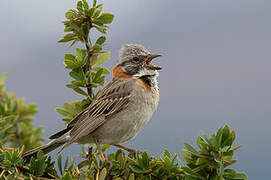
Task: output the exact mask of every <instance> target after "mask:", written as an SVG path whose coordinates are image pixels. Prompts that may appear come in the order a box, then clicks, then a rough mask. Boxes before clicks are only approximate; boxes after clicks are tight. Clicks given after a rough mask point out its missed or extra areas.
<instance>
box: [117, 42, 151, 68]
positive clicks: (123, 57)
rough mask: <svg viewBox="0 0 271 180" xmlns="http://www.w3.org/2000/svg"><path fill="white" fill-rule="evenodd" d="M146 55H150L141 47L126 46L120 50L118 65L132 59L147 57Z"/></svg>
mask: <svg viewBox="0 0 271 180" xmlns="http://www.w3.org/2000/svg"><path fill="white" fill-rule="evenodd" d="M148 54H150V52H149V51H148V50H147V49H146V48H145V47H144V46H142V45H138V44H126V45H124V46H122V47H121V49H120V52H119V59H118V64H121V63H123V62H124V61H129V60H131V59H133V58H134V57H139V56H147V55H148Z"/></svg>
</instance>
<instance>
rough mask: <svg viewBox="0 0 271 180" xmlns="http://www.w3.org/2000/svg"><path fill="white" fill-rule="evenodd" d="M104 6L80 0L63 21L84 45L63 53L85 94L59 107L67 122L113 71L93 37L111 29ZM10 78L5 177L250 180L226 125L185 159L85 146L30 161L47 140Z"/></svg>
mask: <svg viewBox="0 0 271 180" xmlns="http://www.w3.org/2000/svg"><path fill="white" fill-rule="evenodd" d="M102 8H103V5H102V4H97V2H96V0H93V3H92V5H90V4H89V3H87V1H86V0H80V1H78V2H77V7H76V9H71V10H68V11H67V12H66V14H65V16H66V19H67V20H65V21H64V22H63V23H64V26H65V29H64V31H65V32H67V34H66V35H64V37H63V38H62V39H60V40H59V42H71V44H70V46H73V45H74V44H75V43H77V42H79V43H82V44H84V47H85V49H79V48H76V49H75V54H65V56H64V65H65V68H67V69H69V70H70V72H69V75H70V77H71V78H72V81H71V82H70V83H69V84H67V85H66V86H67V87H68V88H71V89H73V90H74V91H75V92H76V93H79V94H81V95H83V97H84V98H83V99H82V100H79V101H73V102H69V103H68V102H65V103H64V104H63V107H61V108H56V111H57V112H58V113H59V114H61V115H63V116H64V117H63V121H64V122H65V123H68V122H69V121H70V120H71V119H72V118H73V117H74V116H76V115H77V114H78V113H80V112H81V111H82V110H83V109H85V108H86V107H87V106H88V105H89V104H91V102H92V101H93V99H95V97H96V96H97V94H98V93H99V90H96V89H95V88H97V89H98V88H100V87H102V86H103V85H104V80H105V76H106V75H108V74H110V71H109V70H108V69H106V68H105V67H102V66H101V65H103V63H104V62H105V61H107V60H108V59H109V58H110V52H107V51H104V50H103V45H104V44H105V41H106V37H105V36H100V37H99V38H97V40H96V41H95V42H94V41H93V42H92V40H91V38H90V30H91V29H96V30H98V31H99V32H100V33H102V34H106V33H107V31H108V29H109V27H108V26H107V24H110V23H111V22H112V21H113V18H114V15H113V14H111V13H104V12H102ZM5 77H6V74H5V73H4V74H3V75H2V77H1V79H0V127H1V129H0V179H63V180H70V179H100V180H103V179H119V180H121V179H129V180H134V179H173V180H175V179H185V180H201V179H202V180H205V179H210V180H222V179H226V180H235V179H236V180H237V179H247V176H246V175H245V174H244V173H239V172H236V171H235V170H234V169H231V168H228V167H229V166H230V165H232V164H234V163H235V162H236V161H237V160H236V159H233V155H234V152H235V151H236V150H237V149H238V148H239V147H240V146H237V147H235V148H234V147H233V143H234V140H235V137H236V135H235V132H234V131H233V130H230V129H229V127H228V126H227V125H225V126H223V127H222V128H220V129H219V130H218V131H217V132H215V133H214V134H212V135H211V136H209V137H207V135H206V134H204V133H201V135H200V136H199V137H198V138H197V148H194V147H193V146H191V145H190V144H188V143H184V147H185V148H184V149H182V151H181V154H182V157H183V159H184V162H182V161H181V160H180V158H179V157H178V155H177V154H171V153H170V152H169V151H168V150H164V153H163V154H161V155H160V156H158V157H152V156H150V155H149V154H148V152H137V153H136V154H126V153H124V152H123V151H122V150H117V151H116V152H113V153H109V154H107V155H106V160H105V163H104V164H102V163H101V162H100V160H99V158H98V157H99V156H98V151H97V149H96V148H93V147H90V148H84V146H83V147H82V152H81V153H80V154H79V155H76V156H74V157H67V158H66V159H65V160H64V163H63V161H62V157H61V156H59V157H58V159H57V160H56V162H57V163H55V161H53V160H52V159H51V157H50V156H47V155H44V154H43V153H42V152H41V151H40V152H39V153H38V154H37V157H32V158H31V160H30V161H25V160H24V159H23V158H22V153H23V152H25V151H27V150H30V149H32V148H35V147H38V146H40V145H42V141H43V138H42V128H40V127H39V128H34V126H33V125H32V121H33V115H34V114H35V113H36V112H37V108H36V105H34V104H30V105H25V104H24V103H23V99H18V98H16V97H15V95H14V94H9V93H7V92H6V90H5V88H4V81H5ZM108 148H110V145H103V146H102V151H103V152H105V151H106V149H108ZM76 159H78V160H77V161H75V160H76ZM76 162H78V163H76ZM55 164H56V165H55ZM56 169H58V170H56Z"/></svg>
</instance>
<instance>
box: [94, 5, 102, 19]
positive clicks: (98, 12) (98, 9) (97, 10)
mask: <svg viewBox="0 0 271 180" xmlns="http://www.w3.org/2000/svg"><path fill="white" fill-rule="evenodd" d="M102 10H103V5H102V4H100V5H98V6H97V7H96V9H95V10H94V12H93V14H92V17H93V18H96V17H97V16H99V15H100V13H101V12H102Z"/></svg>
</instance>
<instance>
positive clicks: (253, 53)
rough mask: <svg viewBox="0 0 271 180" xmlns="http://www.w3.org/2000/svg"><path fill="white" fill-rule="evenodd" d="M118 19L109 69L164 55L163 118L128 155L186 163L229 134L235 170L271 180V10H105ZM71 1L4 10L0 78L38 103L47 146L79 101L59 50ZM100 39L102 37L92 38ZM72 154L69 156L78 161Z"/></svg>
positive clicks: (201, 5)
mask: <svg viewBox="0 0 271 180" xmlns="http://www.w3.org/2000/svg"><path fill="white" fill-rule="evenodd" d="M103 3H104V7H105V8H104V9H105V10H106V11H110V12H113V13H114V14H115V20H114V23H113V24H112V25H111V27H112V29H111V30H109V34H108V35H107V37H108V41H107V42H108V43H107V45H106V47H105V48H106V49H107V50H110V51H111V52H112V59H111V60H110V61H109V62H108V63H106V66H107V67H108V68H112V67H113V64H114V63H115V62H116V59H117V55H118V50H119V48H120V46H121V45H123V44H125V43H138V44H142V45H144V46H146V47H147V48H148V49H149V50H150V51H151V52H153V53H160V54H162V55H163V57H162V58H160V60H159V61H158V64H160V65H162V66H163V67H164V69H163V71H161V73H160V77H159V83H160V89H161V100H160V105H159V107H158V110H157V112H156V113H155V114H154V116H153V118H152V119H151V121H150V122H149V123H148V124H147V126H146V127H145V128H144V129H143V131H142V132H141V133H140V134H139V135H138V136H137V137H136V138H135V139H134V140H132V141H131V142H128V143H127V144H126V145H128V146H131V147H134V148H138V149H140V150H148V151H150V152H152V154H153V155H156V154H159V153H161V152H162V150H163V149H164V148H166V147H167V148H168V149H170V151H171V152H176V153H180V150H181V148H182V147H183V145H182V143H183V142H185V141H187V142H195V140H196V137H197V135H199V133H200V130H204V131H205V132H206V133H208V134H210V133H211V132H213V131H214V130H217V129H218V127H221V126H222V125H224V124H226V123H227V124H228V125H229V126H230V127H231V128H234V129H235V131H236V132H237V143H241V144H243V147H242V148H241V149H240V150H239V152H238V153H237V157H238V159H239V161H238V164H237V165H235V167H236V168H237V169H238V170H241V171H245V172H246V173H247V174H248V175H249V178H250V179H269V178H270V175H269V167H270V163H269V162H270V160H271V157H270V150H271V145H270V143H269V142H270V135H271V133H270V130H269V129H270V125H271V123H270V118H271V111H270V102H271V95H270V92H271V83H270V81H271V71H270V66H271V62H270V52H271V51H270V43H271V35H270V32H271V23H270V17H271V11H270V8H271V1H269V0H220V1H218V0H204V1H203V0H171V1H165V0H149V1H144V0H137V1H135V0H134V1H132V0H115V1H105V0H104V1H103ZM74 5H75V2H74V1H73V0H69V1H68V0H58V1H55V0H47V1H37V0H24V1H3V2H1V6H0V17H1V29H0V38H1V42H0V73H2V72H4V71H7V72H8V79H7V83H6V85H7V89H8V91H10V92H15V93H16V95H17V96H19V97H21V96H23V97H26V102H28V103H29V102H34V103H37V105H38V108H39V113H38V115H36V120H35V125H38V126H42V127H44V129H45V136H46V137H47V136H49V135H50V134H52V133H54V132H56V131H57V130H59V129H61V128H63V127H64V124H63V123H62V121H61V120H60V118H61V117H60V116H59V115H58V114H57V113H56V112H55V110H54V109H55V107H57V106H61V104H62V103H63V102H64V101H71V100H76V99H78V98H82V97H81V96H76V95H75V94H74V93H73V92H72V90H70V89H67V88H66V87H65V84H67V83H68V82H69V77H68V71H66V70H65V69H64V66H63V64H62V61H63V56H64V53H67V52H73V51H74V49H68V48H67V46H66V45H64V44H58V43H57V42H56V41H57V40H58V39H59V38H60V37H61V36H62V35H63V34H64V33H63V25H62V24H61V21H62V20H64V13H65V11H66V10H67V9H69V8H73V7H74ZM95 34H96V33H95ZM79 150H80V146H79V145H72V147H71V148H68V150H67V151H66V152H65V153H66V154H70V153H76V152H78V151H79Z"/></svg>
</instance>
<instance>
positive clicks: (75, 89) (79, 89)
mask: <svg viewBox="0 0 271 180" xmlns="http://www.w3.org/2000/svg"><path fill="white" fill-rule="evenodd" d="M72 89H73V90H74V91H75V92H77V93H78V94H81V95H84V96H88V94H87V93H86V92H85V91H83V90H82V89H81V88H79V87H74V88H72Z"/></svg>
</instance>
